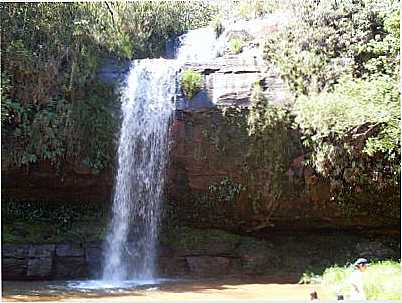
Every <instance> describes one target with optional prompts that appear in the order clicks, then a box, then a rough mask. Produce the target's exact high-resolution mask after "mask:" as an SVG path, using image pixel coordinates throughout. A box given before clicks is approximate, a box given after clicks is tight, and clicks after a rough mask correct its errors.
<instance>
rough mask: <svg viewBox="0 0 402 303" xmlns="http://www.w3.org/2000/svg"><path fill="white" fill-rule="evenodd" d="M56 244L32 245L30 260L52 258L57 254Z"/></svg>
mask: <svg viewBox="0 0 402 303" xmlns="http://www.w3.org/2000/svg"><path fill="white" fill-rule="evenodd" d="M55 247H56V245H54V244H43V245H31V247H30V248H29V257H30V258H52V257H53V256H54V253H55Z"/></svg>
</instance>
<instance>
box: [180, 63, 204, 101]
mask: <svg viewBox="0 0 402 303" xmlns="http://www.w3.org/2000/svg"><path fill="white" fill-rule="evenodd" d="M202 80H203V79H202V75H201V74H200V73H199V72H196V71H194V70H192V69H187V70H185V71H184V72H183V73H182V75H181V88H182V90H183V92H184V94H185V95H186V97H187V98H188V99H189V100H191V99H192V98H193V97H194V96H195V94H196V93H198V92H199V91H200V89H201V87H202V84H203V81H202Z"/></svg>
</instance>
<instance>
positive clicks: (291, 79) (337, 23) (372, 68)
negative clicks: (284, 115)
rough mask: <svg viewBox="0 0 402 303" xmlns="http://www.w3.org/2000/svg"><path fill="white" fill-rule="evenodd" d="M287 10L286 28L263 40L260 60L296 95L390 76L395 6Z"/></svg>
mask: <svg viewBox="0 0 402 303" xmlns="http://www.w3.org/2000/svg"><path fill="white" fill-rule="evenodd" d="M290 9H291V11H292V13H293V18H291V21H289V24H288V25H287V26H286V27H285V28H284V29H282V30H280V31H278V32H277V33H276V34H274V35H270V36H269V38H268V39H267V41H266V44H265V58H266V59H267V60H268V61H269V62H272V63H274V64H276V65H277V66H278V68H279V70H280V72H281V75H282V77H284V78H285V79H286V80H287V82H288V84H289V87H290V88H291V89H292V91H294V92H295V93H296V94H298V95H300V94H309V93H314V92H319V91H322V90H324V89H328V88H331V87H332V86H333V84H335V83H336V82H337V81H338V79H339V77H340V76H341V75H342V74H344V73H352V74H353V76H355V77H363V76H364V75H372V74H376V73H378V72H381V73H386V74H392V75H394V73H395V70H396V69H397V68H398V66H399V56H398V52H399V44H398V43H397V41H399V38H398V37H399V33H397V32H398V31H397V30H396V28H397V25H396V24H397V23H398V22H399V21H398V20H399V19H398V16H399V8H398V2H397V1H393V0H387V1H380V0H369V1H363V0H359V1H353V2H351V1H335V0H325V1H314V0H308V1H303V3H301V2H300V1H290ZM392 24H393V25H392Z"/></svg>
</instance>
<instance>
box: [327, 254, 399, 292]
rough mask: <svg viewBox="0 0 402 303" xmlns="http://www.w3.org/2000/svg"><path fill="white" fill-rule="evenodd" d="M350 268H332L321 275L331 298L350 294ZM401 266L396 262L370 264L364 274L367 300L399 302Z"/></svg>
mask: <svg viewBox="0 0 402 303" xmlns="http://www.w3.org/2000/svg"><path fill="white" fill-rule="evenodd" d="M352 270H353V269H352V267H346V266H345V267H340V266H333V267H330V268H327V269H326V270H325V272H324V273H323V275H322V281H323V282H322V283H323V284H324V286H325V287H326V288H328V289H329V290H330V291H331V292H332V294H333V296H334V297H335V295H336V293H341V294H343V295H346V299H347V296H348V294H349V292H350V285H349V284H348V278H349V276H350V274H351V273H352ZM401 285H402V281H401V264H400V263H399V262H396V261H379V262H372V263H371V264H370V266H369V268H368V269H367V271H366V272H365V274H364V289H365V293H366V297H367V299H368V300H400V299H401V291H402V287H401Z"/></svg>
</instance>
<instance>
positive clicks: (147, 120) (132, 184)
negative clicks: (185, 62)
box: [103, 59, 175, 281]
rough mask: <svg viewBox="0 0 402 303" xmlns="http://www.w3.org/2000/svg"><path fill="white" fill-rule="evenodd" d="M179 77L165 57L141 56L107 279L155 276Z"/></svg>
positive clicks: (123, 139) (128, 102) (130, 100)
mask: <svg viewBox="0 0 402 303" xmlns="http://www.w3.org/2000/svg"><path fill="white" fill-rule="evenodd" d="M174 79H175V67H174V66H173V64H171V63H170V62H169V61H167V60H163V59H154V60H139V61H136V62H134V63H133V66H132V68H131V70H130V73H129V75H128V78H127V84H126V87H125V89H124V92H123V100H122V101H123V103H122V112H123V124H122V128H121V134H120V142H119V149H118V161H119V163H118V165H119V167H118V173H117V176H116V185H115V194H114V200H113V217H112V222H111V225H110V230H109V234H108V236H107V243H106V251H105V262H104V272H103V279H104V280H111V281H122V280H131V279H138V280H144V279H145V280H146V279H152V278H153V275H154V264H153V263H154V262H153V261H154V257H155V251H156V249H155V243H156V237H157V232H158V230H157V229H158V221H159V217H160V208H161V200H162V193H163V184H164V182H163V181H164V177H165V176H164V172H165V167H166V161H167V146H168V144H167V138H168V125H169V119H170V115H171V112H172V110H173V105H172V102H171V100H172V98H173V96H174V86H172V83H174V81H175V80H174Z"/></svg>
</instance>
